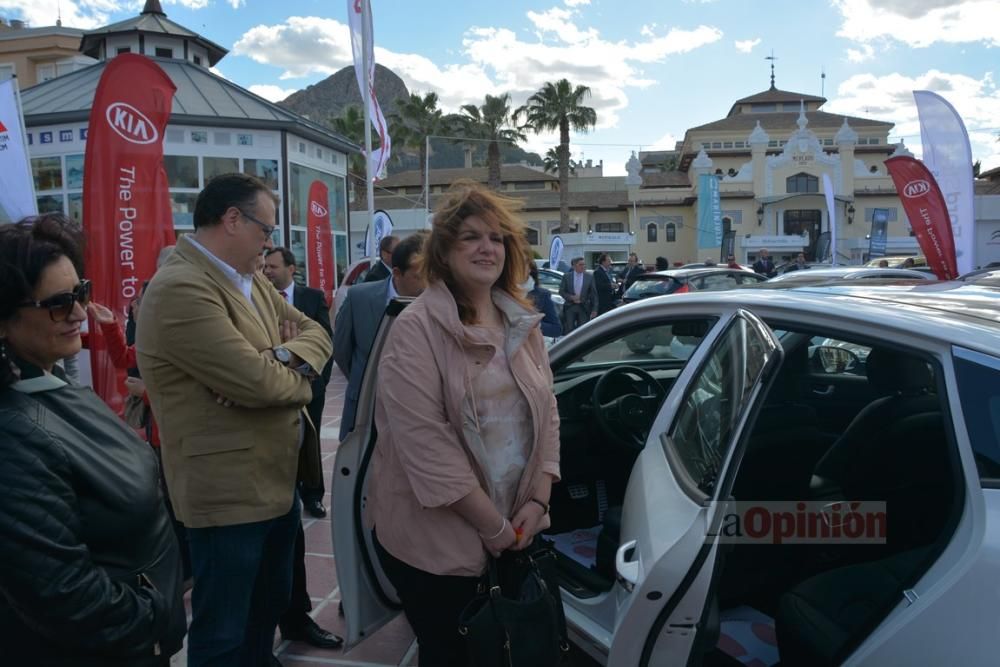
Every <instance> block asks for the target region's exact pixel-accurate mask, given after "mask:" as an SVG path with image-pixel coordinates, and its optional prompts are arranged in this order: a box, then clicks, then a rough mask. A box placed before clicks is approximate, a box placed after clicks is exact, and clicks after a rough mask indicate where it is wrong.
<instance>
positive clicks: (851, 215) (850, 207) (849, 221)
mask: <svg viewBox="0 0 1000 667" xmlns="http://www.w3.org/2000/svg"><path fill="white" fill-rule="evenodd" d="M854 211H855V209H854V204H848V205H847V224H849V225H850V224H853V223H854Z"/></svg>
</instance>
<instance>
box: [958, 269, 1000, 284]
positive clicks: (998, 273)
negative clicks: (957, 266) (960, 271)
mask: <svg viewBox="0 0 1000 667" xmlns="http://www.w3.org/2000/svg"><path fill="white" fill-rule="evenodd" d="M958 279H959V280H961V281H962V282H966V283H976V284H979V285H992V286H994V287H1000V267H992V268H991V267H987V268H985V269H977V270H975V271H969V272H968V273H966V274H965V275H962V276H959V277H958Z"/></svg>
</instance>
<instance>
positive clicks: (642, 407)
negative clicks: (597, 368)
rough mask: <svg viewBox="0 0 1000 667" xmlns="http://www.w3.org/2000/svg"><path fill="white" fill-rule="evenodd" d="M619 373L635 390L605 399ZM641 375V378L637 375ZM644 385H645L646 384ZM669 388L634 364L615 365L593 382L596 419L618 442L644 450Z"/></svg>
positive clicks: (608, 434)
mask: <svg viewBox="0 0 1000 667" xmlns="http://www.w3.org/2000/svg"><path fill="white" fill-rule="evenodd" d="M619 377H621V378H623V379H626V380H627V382H628V383H629V384H630V385H631V389H632V391H631V392H630V393H627V394H623V395H621V396H618V397H617V398H613V399H611V400H610V401H608V402H605V400H606V399H605V398H604V394H605V393H607V388H608V386H610V385H612V384H613V382H614V380H617V379H618V378H619ZM636 378H638V379H636ZM643 385H645V388H644V387H643ZM665 395H666V392H665V391H664V390H663V387H661V386H660V383H659V382H657V381H656V378H654V377H653V376H652V375H650V374H649V373H647V372H646V371H644V370H642V369H641V368H636V367H635V366H616V367H614V368H612V369H611V370H609V371H608V372H607V373H605V374H604V375H602V376H601V377H600V379H598V380H597V384H595V385H594V393H593V395H592V396H591V403H592V405H593V407H594V414H595V415H596V416H597V423H598V424H599V425H600V427H601V429H603V431H604V432H605V433H606V434H607V436H608V437H609V438H611V440H613V441H614V442H615V443H617V444H619V445H622V446H624V447H627V448H629V449H634V450H636V451H641V450H642V448H643V447H644V446H645V445H646V437H647V436H648V435H649V429H650V428H652V426H653V420H654V419H655V418H656V412H657V410H658V408H659V407H660V403H661V402H662V401H663V397H664V396H665Z"/></svg>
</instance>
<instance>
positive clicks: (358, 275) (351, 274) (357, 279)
mask: <svg viewBox="0 0 1000 667" xmlns="http://www.w3.org/2000/svg"><path fill="white" fill-rule="evenodd" d="M371 268H372V258H371V257H362V258H361V259H359V260H357V261H355V262H353V263H352V264H351V265H350V266H348V267H347V270H346V271H344V277H343V278H341V279H340V285H338V286H337V291H336V292H335V293H334V296H333V301H334V308H333V316H334V318H336V316H337V311H339V310H340V306H341V304H343V303H344V297H346V296H347V290H348V288H350V287H351V286H352V285H357V284H358V283H361V282H364V280H365V276H367V275H368V271H369V270H371Z"/></svg>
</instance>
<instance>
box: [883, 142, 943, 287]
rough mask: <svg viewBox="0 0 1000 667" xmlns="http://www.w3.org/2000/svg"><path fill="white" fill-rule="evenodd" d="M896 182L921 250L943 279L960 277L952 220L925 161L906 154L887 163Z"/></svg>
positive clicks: (933, 269) (930, 265)
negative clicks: (924, 163)
mask: <svg viewBox="0 0 1000 667" xmlns="http://www.w3.org/2000/svg"><path fill="white" fill-rule="evenodd" d="M885 166H886V167H887V168H888V169H889V175H890V176H891V177H892V182H893V183H895V184H896V191H897V192H898V193H899V200H900V201H901V202H902V203H903V210H905V211H906V217H907V218H909V219H910V227H911V228H912V229H913V232H914V234H916V236H917V243H919V244H920V250H921V251H922V252H923V253H924V256H925V257H926V258H927V265H928V266H929V267H931V270H932V271H934V275H936V276H937V277H938V278H939V279H940V280H952V279H954V278H957V277H958V264H957V261H956V258H955V239H954V237H953V236H952V233H951V219H950V218H949V216H948V206H947V204H946V203H945V199H944V195H942V194H941V188H939V187H938V184H937V181H936V180H934V176H933V175H931V172H930V171H929V170H928V169H927V167H925V166H924V165H923V163H922V162H920V161H919V160H916V159H914V158H912V157H909V156H906V155H900V156H898V157H891V158H889V159H888V160H886V161H885Z"/></svg>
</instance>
